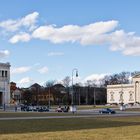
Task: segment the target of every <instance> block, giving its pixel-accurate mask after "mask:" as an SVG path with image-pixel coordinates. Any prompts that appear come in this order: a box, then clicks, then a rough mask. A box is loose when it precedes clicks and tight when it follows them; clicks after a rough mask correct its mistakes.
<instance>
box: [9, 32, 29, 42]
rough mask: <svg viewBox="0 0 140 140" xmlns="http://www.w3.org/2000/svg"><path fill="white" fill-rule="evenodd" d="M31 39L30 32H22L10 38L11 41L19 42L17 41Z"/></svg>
mask: <svg viewBox="0 0 140 140" xmlns="http://www.w3.org/2000/svg"><path fill="white" fill-rule="evenodd" d="M30 39H31V37H30V35H29V34H28V33H20V34H17V35H14V36H13V37H12V38H10V40H9V42H10V43H13V44H15V43H17V42H20V41H21V42H28V41H29V40H30Z"/></svg>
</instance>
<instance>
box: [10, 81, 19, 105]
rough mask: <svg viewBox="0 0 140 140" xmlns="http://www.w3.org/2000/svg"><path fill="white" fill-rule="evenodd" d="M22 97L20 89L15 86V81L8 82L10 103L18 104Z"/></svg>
mask: <svg viewBox="0 0 140 140" xmlns="http://www.w3.org/2000/svg"><path fill="white" fill-rule="evenodd" d="M21 97H22V90H21V89H20V88H18V87H17V86H16V83H14V82H11V83H10V99H11V101H10V103H11V104H20V103H21Z"/></svg>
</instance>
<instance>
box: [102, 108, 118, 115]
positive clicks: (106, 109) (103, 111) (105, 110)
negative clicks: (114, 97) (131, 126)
mask: <svg viewBox="0 0 140 140" xmlns="http://www.w3.org/2000/svg"><path fill="white" fill-rule="evenodd" d="M99 113H100V114H103V113H105V114H115V113H116V112H115V110H112V109H110V108H104V109H102V110H100V111H99Z"/></svg>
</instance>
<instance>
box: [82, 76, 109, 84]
mask: <svg viewBox="0 0 140 140" xmlns="http://www.w3.org/2000/svg"><path fill="white" fill-rule="evenodd" d="M106 75H108V74H92V75H89V76H87V77H86V78H85V79H84V81H85V82H87V81H94V82H95V84H97V85H98V84H100V80H102V79H103V78H104V77H105V76H106Z"/></svg>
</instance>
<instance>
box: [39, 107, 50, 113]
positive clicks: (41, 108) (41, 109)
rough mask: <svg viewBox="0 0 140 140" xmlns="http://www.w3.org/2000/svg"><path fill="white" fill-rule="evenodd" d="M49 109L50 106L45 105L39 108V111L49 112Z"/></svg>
mask: <svg viewBox="0 0 140 140" xmlns="http://www.w3.org/2000/svg"><path fill="white" fill-rule="evenodd" d="M48 111H49V108H48V107H45V106H43V107H40V108H39V109H38V112H48Z"/></svg>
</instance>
